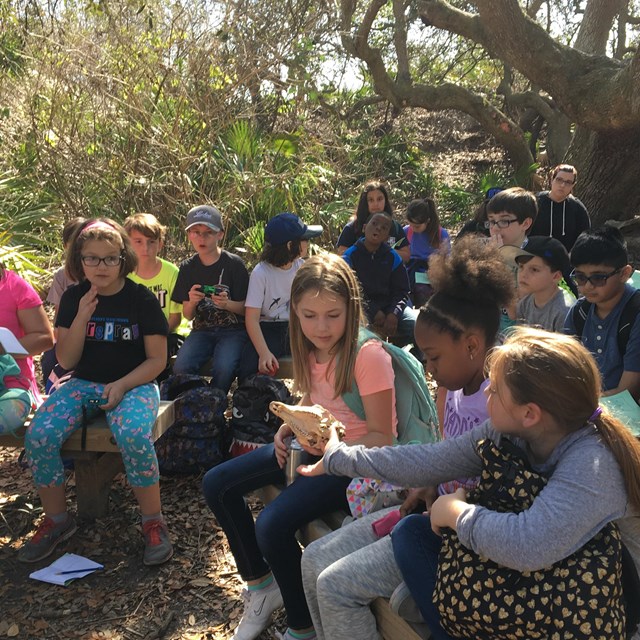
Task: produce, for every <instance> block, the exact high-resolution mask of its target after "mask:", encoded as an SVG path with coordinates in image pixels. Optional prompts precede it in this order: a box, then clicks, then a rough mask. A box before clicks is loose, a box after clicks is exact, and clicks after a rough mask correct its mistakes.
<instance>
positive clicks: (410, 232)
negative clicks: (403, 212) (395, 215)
mask: <svg viewBox="0 0 640 640" xmlns="http://www.w3.org/2000/svg"><path fill="white" fill-rule="evenodd" d="M404 235H405V236H407V240H408V241H409V243H411V238H413V227H412V226H411V225H408V227H407V230H406V231H405V234H404Z"/></svg>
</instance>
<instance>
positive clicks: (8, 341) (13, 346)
mask: <svg viewBox="0 0 640 640" xmlns="http://www.w3.org/2000/svg"><path fill="white" fill-rule="evenodd" d="M0 346H2V351H3V352H4V353H8V354H10V355H12V356H27V355H29V352H28V351H27V350H26V349H25V348H24V347H23V346H22V345H21V344H20V343H19V342H18V338H16V337H15V336H14V335H13V332H12V331H11V330H9V329H7V328H6V327H0Z"/></svg>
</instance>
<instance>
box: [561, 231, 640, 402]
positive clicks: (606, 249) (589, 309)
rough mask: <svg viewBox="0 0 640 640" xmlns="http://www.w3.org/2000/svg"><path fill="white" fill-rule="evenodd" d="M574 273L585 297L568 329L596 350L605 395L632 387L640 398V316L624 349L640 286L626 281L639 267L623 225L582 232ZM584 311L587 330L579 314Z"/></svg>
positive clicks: (633, 322) (574, 255) (574, 251)
mask: <svg viewBox="0 0 640 640" xmlns="http://www.w3.org/2000/svg"><path fill="white" fill-rule="evenodd" d="M571 265H572V266H573V272H572V274H571V276H572V277H573V279H574V280H575V281H576V283H577V284H578V290H579V291H580V294H581V295H582V296H584V299H582V298H581V299H580V300H578V301H577V302H576V303H575V305H574V306H573V307H572V309H571V310H570V311H569V313H568V314H567V318H566V322H565V325H564V328H565V332H566V333H570V334H572V335H578V336H579V337H580V339H581V340H582V343H583V344H584V346H585V347H586V348H587V349H588V350H589V351H591V353H592V354H593V357H594V358H595V359H596V362H597V363H598V367H599V369H600V374H601V375H602V391H603V394H602V395H605V396H610V395H614V394H616V393H620V392H621V391H624V390H625V389H627V390H628V391H629V393H630V394H631V395H632V396H633V397H634V398H635V400H636V402H637V401H638V400H639V399H640V314H637V315H636V316H635V318H631V319H630V327H629V330H628V336H629V337H628V341H627V344H626V348H625V349H624V352H623V353H621V352H620V348H619V336H618V334H619V330H620V320H621V317H622V314H623V311H624V309H625V307H626V305H627V304H632V302H630V301H631V299H632V298H633V297H634V296H640V294H639V293H636V289H634V287H632V286H631V285H630V284H626V282H627V280H628V279H629V276H630V275H631V273H632V271H633V267H631V265H630V264H629V257H628V254H627V245H626V243H625V241H624V238H623V237H622V234H621V233H620V231H618V229H616V228H615V227H612V226H610V225H605V226H603V227H600V228H599V229H592V230H589V231H584V232H583V233H581V234H580V236H579V237H578V239H577V240H576V242H575V244H574V245H573V249H572V250H571ZM581 312H582V313H583V314H584V319H583V320H582V323H581V324H582V330H581V331H577V324H578V322H579V320H580V318H579V317H578V316H579V315H580V314H581Z"/></svg>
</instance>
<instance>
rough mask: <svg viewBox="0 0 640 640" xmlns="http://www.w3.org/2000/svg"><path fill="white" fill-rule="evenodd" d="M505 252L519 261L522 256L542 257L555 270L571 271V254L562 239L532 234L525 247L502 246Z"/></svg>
mask: <svg viewBox="0 0 640 640" xmlns="http://www.w3.org/2000/svg"><path fill="white" fill-rule="evenodd" d="M502 250H504V251H503V253H504V254H506V255H508V256H509V257H510V258H512V259H513V260H515V261H516V262H518V259H519V258H522V257H527V256H528V257H530V258H533V257H538V258H542V259H543V260H544V261H545V262H546V263H547V264H548V265H549V266H550V267H551V268H552V269H553V270H554V271H561V272H562V273H563V274H565V273H568V272H569V254H568V253H567V250H566V249H565V247H564V245H563V244H562V242H560V240H556V238H552V237H550V236H530V237H529V240H528V241H527V244H526V245H525V246H524V247H523V248H520V247H512V246H505V247H502Z"/></svg>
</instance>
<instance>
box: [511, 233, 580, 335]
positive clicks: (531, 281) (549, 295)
mask: <svg viewBox="0 0 640 640" xmlns="http://www.w3.org/2000/svg"><path fill="white" fill-rule="evenodd" d="M515 262H516V264H517V265H518V294H519V295H520V296H521V297H520V300H518V304H517V308H516V320H517V322H518V323H519V324H528V325H529V326H538V327H540V328H542V329H546V330H547V331H562V330H563V328H564V321H565V318H566V317H567V312H568V311H569V309H570V308H571V305H572V304H573V303H574V302H575V298H573V296H572V295H571V294H570V293H569V292H567V291H565V290H564V289H563V288H562V287H560V286H559V284H560V281H561V280H562V278H563V276H564V274H568V273H569V254H568V253H567V250H566V249H565V248H564V246H563V245H562V243H561V242H560V241H559V240H556V239H555V238H550V237H548V236H531V237H530V238H529V241H528V242H527V248H526V249H517V248H515ZM567 277H568V276H567Z"/></svg>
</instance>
